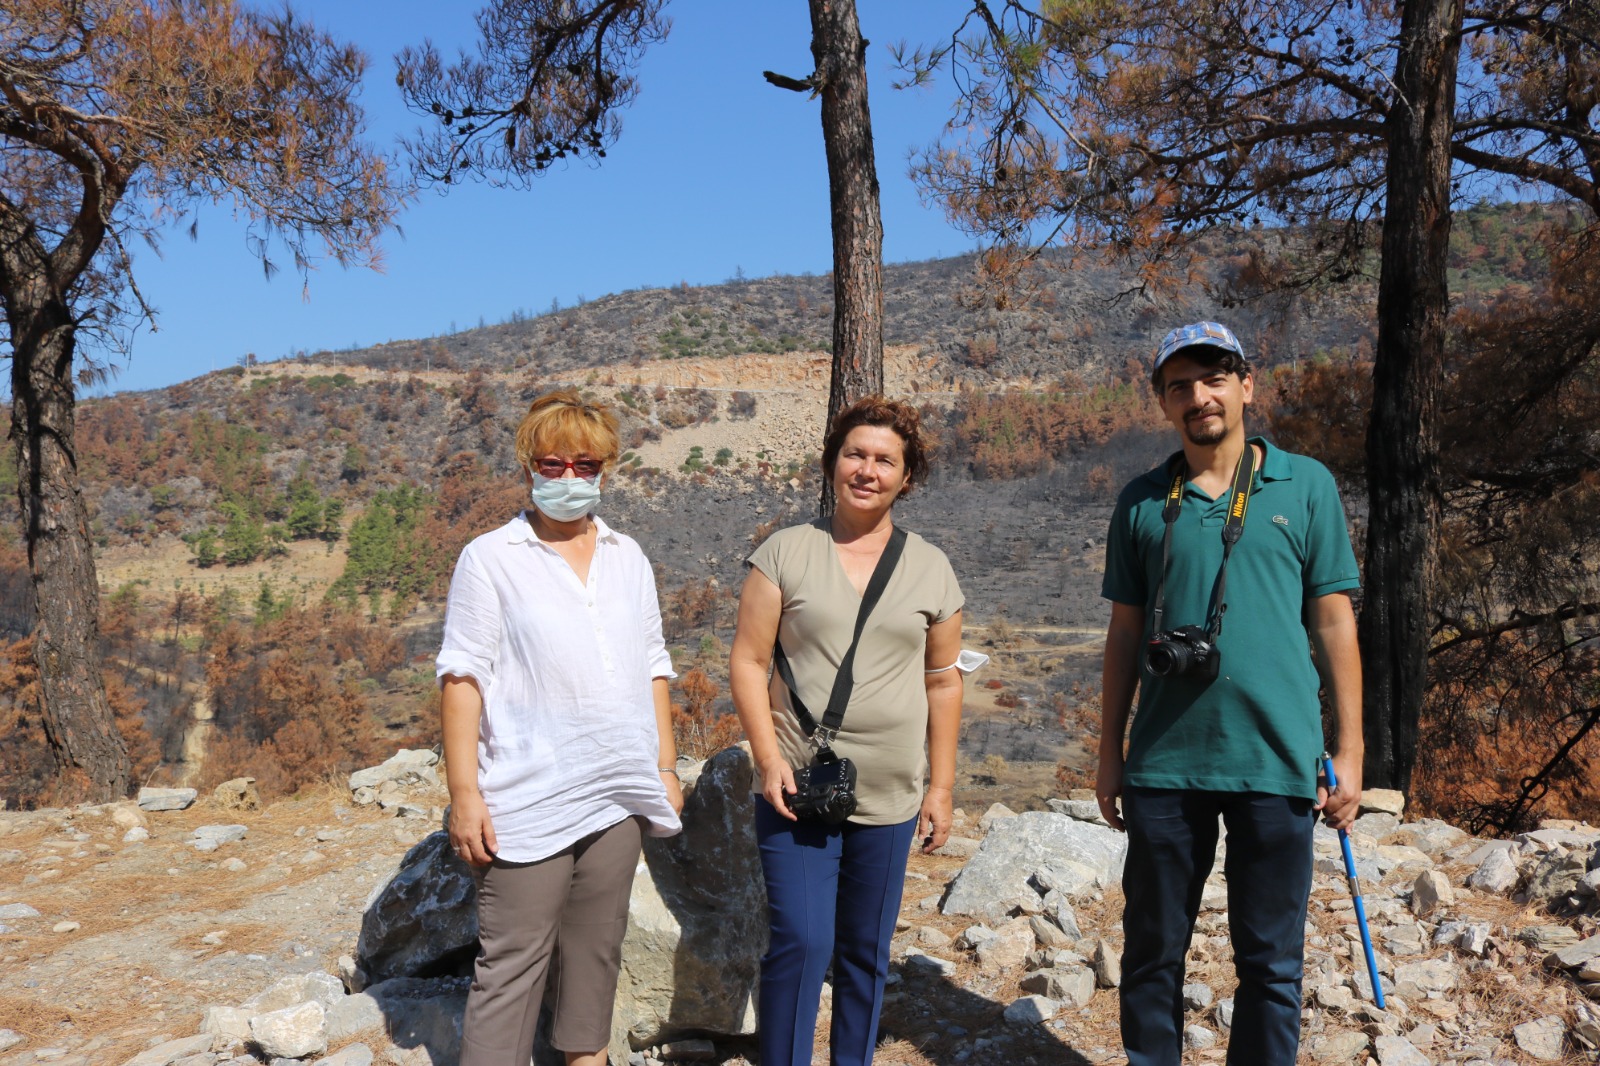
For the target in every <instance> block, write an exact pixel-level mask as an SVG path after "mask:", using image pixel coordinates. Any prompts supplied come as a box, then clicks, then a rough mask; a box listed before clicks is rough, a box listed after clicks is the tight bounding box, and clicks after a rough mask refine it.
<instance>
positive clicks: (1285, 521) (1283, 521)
mask: <svg viewBox="0 0 1600 1066" xmlns="http://www.w3.org/2000/svg"><path fill="white" fill-rule="evenodd" d="M1272 520H1273V521H1274V522H1276V523H1278V525H1280V526H1286V525H1288V524H1289V520H1288V519H1287V518H1285V517H1283V515H1281V514H1275V515H1273V516H1272Z"/></svg>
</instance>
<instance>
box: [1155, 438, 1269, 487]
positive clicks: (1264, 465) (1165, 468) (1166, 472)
mask: <svg viewBox="0 0 1600 1066" xmlns="http://www.w3.org/2000/svg"><path fill="white" fill-rule="evenodd" d="M1245 442H1246V443H1247V444H1259V445H1261V469H1260V470H1258V471H1256V478H1257V480H1258V481H1288V480H1289V479H1291V478H1293V477H1294V466H1293V464H1291V463H1290V462H1289V456H1288V454H1287V453H1285V452H1284V451H1283V449H1281V448H1276V447H1274V446H1273V445H1272V444H1271V443H1270V442H1269V441H1268V440H1267V438H1265V437H1246V438H1245ZM1182 461H1183V449H1182V448H1179V449H1178V450H1177V451H1175V452H1173V453H1172V454H1171V455H1169V456H1167V461H1166V462H1164V463H1162V464H1161V465H1160V466H1158V467H1156V468H1155V469H1154V470H1152V471H1150V472H1149V473H1147V474H1145V477H1147V478H1149V479H1150V480H1151V481H1153V482H1155V483H1156V484H1157V485H1160V486H1161V487H1162V488H1163V489H1165V488H1166V487H1167V485H1168V484H1169V479H1170V478H1171V477H1172V470H1173V464H1174V463H1181V462H1182Z"/></svg>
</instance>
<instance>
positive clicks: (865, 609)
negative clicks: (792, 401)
mask: <svg viewBox="0 0 1600 1066" xmlns="http://www.w3.org/2000/svg"><path fill="white" fill-rule="evenodd" d="M929 450H930V442H929V441H928V439H927V434H926V432H925V431H924V430H923V429H922V424H921V420H920V419H919V417H918V415H917V411H916V409H915V408H913V407H911V406H910V405H909V404H905V403H899V402H897V401H893V400H886V399H884V398H883V397H881V396H870V397H867V398H866V399H864V400H861V401H859V402H857V403H855V404H852V405H851V406H850V407H847V408H845V409H844V410H843V411H841V412H840V413H839V414H838V416H837V417H836V418H835V419H834V422H833V425H832V426H831V427H830V428H829V431H828V435H827V438H826V440H825V442H824V445H823V450H822V469H823V473H824V474H825V476H827V477H828V478H829V479H830V480H831V481H832V484H833V491H834V496H835V499H836V501H837V502H836V505H835V509H834V512H833V514H832V516H831V517H829V518H823V519H819V520H817V521H815V522H809V523H806V524H804V525H798V526H791V527H789V528H788V529H783V530H780V531H778V532H777V533H775V534H773V535H772V536H771V537H769V538H768V539H767V540H766V542H765V543H763V544H762V545H761V546H760V547H759V548H757V549H756V551H755V553H754V554H752V555H751V556H750V560H749V563H750V573H749V575H748V576H747V577H746V579H745V583H744V588H743V590H742V591H741V593H740V597H739V622H738V628H737V630H736V631H735V634H734V638H733V648H732V651H731V653H730V655H729V665H728V670H729V678H730V683H731V686H732V689H733V701H734V708H735V709H736V710H737V711H738V712H739V721H740V722H741V723H742V724H743V725H744V728H745V733H746V734H747V735H748V736H749V738H750V751H751V755H752V757H753V758H754V760H755V764H756V770H757V782H756V786H755V787H756V789H757V791H758V792H759V795H758V796H757V797H756V801H755V806H756V813H755V819H756V840H757V843H758V846H759V848H760V854H761V866H762V872H763V875H764V877H765V879H766V884H767V903H768V918H769V922H770V927H771V937H770V940H769V943H768V948H767V954H766V956H765V957H764V958H763V959H762V960H761V986H760V1003H759V1013H758V1019H757V1020H758V1024H759V1027H760V1034H759V1039H760V1043H761V1062H762V1066H792V1064H804V1066H809V1063H810V1062H811V1046H812V1040H813V1031H814V1030H815V1028H816V1021H817V1007H818V998H819V995H820V993H821V991H822V984H823V978H824V976H825V974H826V973H827V971H828V968H829V967H830V966H832V968H833V1028H832V1032H831V1034H830V1038H829V1056H830V1057H829V1061H830V1062H831V1063H833V1064H834V1066H866V1064H867V1063H870V1062H871V1061H872V1052H873V1047H874V1045H875V1044H876V1042H877V1032H878V1015H879V1012H880V1010H881V1008H882V1005H883V989H884V984H885V981H886V979H887V977H888V974H889V941H890V937H892V936H893V934H894V924H895V918H896V916H897V915H898V914H899V912H900V894H901V889H902V887H903V885H904V881H905V870H906V858H907V855H908V853H909V852H910V850H911V845H912V841H913V839H914V838H916V839H920V841H921V843H922V848H923V850H924V851H932V850H933V849H934V848H937V847H939V846H941V845H942V844H944V842H945V840H946V839H947V838H948V836H949V833H950V821H951V817H952V795H951V793H952V789H953V788H954V785H955V772H956V738H957V735H958V733H959V732H960V724H961V688H962V686H961V678H960V671H961V670H965V669H968V668H970V667H971V666H973V665H977V663H976V662H974V661H973V660H971V659H970V658H964V657H963V653H962V651H961V605H962V602H963V601H962V595H961V588H960V586H959V585H958V584H957V582H956V576H955V572H954V571H953V570H952V569H951V568H950V561H949V560H948V559H946V558H945V555H944V553H943V552H941V551H940V550H939V549H938V548H935V547H934V546H933V545H931V544H929V543H928V542H927V541H925V540H923V539H922V538H921V537H919V536H917V535H916V534H914V533H912V534H907V533H905V532H904V531H903V530H900V529H898V528H897V527H896V526H895V524H894V521H893V519H892V510H893V508H894V504H895V501H896V500H898V499H899V498H900V497H901V496H903V495H904V494H906V493H908V492H910V491H911V489H912V487H913V486H914V485H917V484H920V483H921V482H922V481H923V480H924V479H925V478H926V477H927V472H928V460H927V455H928V452H929ZM967 655H969V656H970V653H967ZM774 665H776V667H777V668H776V669H775V670H773V672H772V674H771V677H770V680H769V676H768V670H769V668H770V667H772V666H774ZM958 667H959V669H958ZM824 707H828V708H829V710H827V711H825V710H824ZM837 711H842V716H841V715H838V714H836V713H835V712H837ZM924 746H926V753H924ZM846 760H848V764H849V766H850V767H852V768H853V769H854V772H855V781H854V788H853V790H835V791H834V792H832V793H831V794H830V798H829V799H828V801H827V802H826V803H825V804H822V805H818V804H816V803H810V802H807V800H808V799H812V798H815V794H814V793H812V792H811V790H809V789H807V790H805V791H802V790H801V789H800V787H799V784H798V782H800V781H801V780H803V779H804V778H805V777H806V776H807V775H810V776H811V778H812V780H813V781H815V780H820V779H823V778H830V777H831V778H833V779H835V780H843V779H844V778H847V777H848V776H849V774H848V773H847V772H846V771H844V770H843V769H842V767H843V766H844V764H845V761H846ZM925 774H926V780H927V784H926V787H924V780H925V777H924V775H925ZM840 791H852V792H853V797H852V798H851V799H850V800H849V801H841V800H840V797H839V792H840Z"/></svg>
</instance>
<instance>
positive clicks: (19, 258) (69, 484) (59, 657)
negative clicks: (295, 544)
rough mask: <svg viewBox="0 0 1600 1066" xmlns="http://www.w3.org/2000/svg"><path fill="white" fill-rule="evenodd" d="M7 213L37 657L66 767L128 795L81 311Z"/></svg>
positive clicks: (20, 467)
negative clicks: (95, 505) (84, 381)
mask: <svg viewBox="0 0 1600 1066" xmlns="http://www.w3.org/2000/svg"><path fill="white" fill-rule="evenodd" d="M15 221H16V216H15V215H11V214H0V223H6V224H5V225H0V300H3V302H4V304H5V311H6V318H7V324H8V326H9V328H10V333H11V346H12V355H11V396H12V401H11V437H12V444H13V447H14V449H15V456H16V463H17V502H18V504H19V505H20V508H21V513H22V527H23V534H24V536H25V537H26V539H27V545H28V564H29V568H30V569H31V571H32V574H33V588H34V598H35V602H36V604H37V608H38V615H37V624H36V627H35V629H34V643H33V648H34V658H35V661H36V662H37V663H38V665H39V682H40V686H41V687H42V689H43V693H44V728H45V735H46V737H47V739H48V740H49V744H50V750H51V752H52V753H53V754H54V756H55V760H56V771H57V773H58V774H61V775H66V776H69V777H70V776H76V775H75V774H74V771H76V772H77V773H78V774H81V775H83V777H85V778H87V781H86V782H85V784H86V786H87V789H88V793H89V795H88V796H87V797H86V798H89V799H93V800H96V801H100V802H104V801H107V800H113V799H122V798H124V797H126V796H127V795H128V791H129V788H130V785H131V781H130V779H131V777H132V772H133V771H132V766H131V764H130V762H129V759H128V751H127V747H126V746H125V745H124V743H123V740H122V735H121V734H120V733H119V732H118V731H117V727H116V720H115V718H114V717H113V715H112V713H111V705H110V703H109V702H107V700H106V691H105V682H104V680H103V679H102V677H101V669H100V667H101V664H100V585H99V581H98V579H97V577H96V575H95V567H94V556H93V553H92V551H91V546H90V540H89V518H88V513H87V511H86V509H85V508H84V503H83V497H82V495H81V494H80V493H79V491H78V468H77V457H76V454H75V451H74V446H73V431H74V424H73V423H74V411H73V407H74V402H75V395H74V389H73V376H72V360H73V349H74V347H75V331H76V323H75V320H74V318H73V315H72V311H71V308H70V307H69V306H68V304H67V302H66V298H65V295H64V293H65V290H66V286H65V285H64V284H62V283H61V282H60V281H59V279H58V278H57V274H58V271H57V270H56V269H54V268H53V264H52V263H51V262H50V259H49V257H48V256H47V255H46V254H45V252H44V250H43V248H42V246H41V244H40V243H39V242H38V240H37V236H36V234H35V233H34V232H33V231H32V230H31V228H27V227H21V226H16V225H13V224H11V223H14V222H15Z"/></svg>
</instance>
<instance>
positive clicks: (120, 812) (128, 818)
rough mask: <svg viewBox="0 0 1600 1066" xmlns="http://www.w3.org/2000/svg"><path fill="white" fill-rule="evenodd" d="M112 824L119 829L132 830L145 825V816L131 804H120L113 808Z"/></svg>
mask: <svg viewBox="0 0 1600 1066" xmlns="http://www.w3.org/2000/svg"><path fill="white" fill-rule="evenodd" d="M111 824H112V825H114V826H116V827H117V828H119V829H132V828H133V827H134V826H142V825H144V815H142V814H140V813H139V808H138V807H137V806H136V805H134V804H131V803H119V804H117V805H116V806H115V807H112V808H111Z"/></svg>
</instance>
